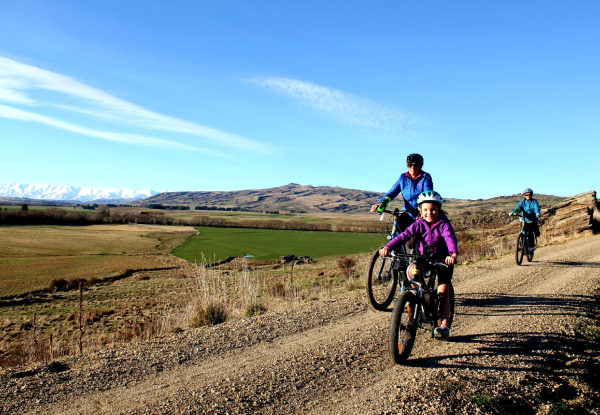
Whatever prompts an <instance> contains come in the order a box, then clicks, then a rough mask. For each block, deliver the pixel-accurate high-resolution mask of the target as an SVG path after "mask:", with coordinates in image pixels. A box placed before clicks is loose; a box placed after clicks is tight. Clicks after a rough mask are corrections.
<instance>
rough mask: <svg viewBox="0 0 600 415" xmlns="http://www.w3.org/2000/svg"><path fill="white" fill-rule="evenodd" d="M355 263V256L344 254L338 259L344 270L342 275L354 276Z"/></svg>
mask: <svg viewBox="0 0 600 415" xmlns="http://www.w3.org/2000/svg"><path fill="white" fill-rule="evenodd" d="M355 265H356V261H355V260H354V259H353V258H348V257H345V256H342V257H340V258H338V260H337V266H338V268H339V269H340V270H341V271H342V275H343V276H344V277H346V278H350V277H352V275H353V274H354V266H355Z"/></svg>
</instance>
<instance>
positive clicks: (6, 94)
mask: <svg viewBox="0 0 600 415" xmlns="http://www.w3.org/2000/svg"><path fill="white" fill-rule="evenodd" d="M37 89H42V90H47V91H53V92H58V93H60V94H64V95H66V96H68V97H70V98H71V99H72V98H76V99H78V100H79V101H80V102H79V103H78V104H76V105H72V104H71V103H70V104H64V103H62V102H44V101H39V100H35V99H33V98H31V97H30V96H29V95H28V94H27V93H26V91H30V90H37ZM0 101H4V102H6V103H11V104H21V105H22V104H25V105H51V106H55V107H59V108H63V109H66V110H70V111H74V112H79V113H85V114H88V115H91V116H94V117H98V118H102V119H106V120H110V121H113V122H119V123H122V124H127V125H134V126H136V127H138V128H146V129H154V130H162V131H168V132H175V133H183V134H188V135H193V136H198V137H203V138H205V139H208V140H210V141H212V142H213V143H215V144H218V145H225V146H228V147H233V148H238V149H243V150H250V151H256V152H269V151H271V150H272V149H271V148H270V146H268V145H267V144H264V143H260V142H257V141H254V140H250V139H248V138H245V137H241V136H238V135H235V134H230V133H226V132H223V131H220V130H217V129H214V128H211V127H206V126H203V125H199V124H195V123H192V122H188V121H184V120H180V119H177V118H174V117H169V116H167V115H162V114H158V113H156V112H153V111H150V110H147V109H145V108H142V107H140V106H137V105H135V104H132V103H130V102H127V101H124V100H122V99H119V98H116V97H114V96H112V95H110V94H108V93H106V92H104V91H101V90H99V89H97V88H93V87H90V86H88V85H85V84H83V83H81V82H79V81H76V80H75V79H72V78H69V77H67V76H64V75H60V74H57V73H54V72H50V71H47V70H44V69H40V68H37V67H35V66H31V65H26V64H23V63H21V62H17V61H14V60H12V59H8V58H4V57H1V56H0ZM110 134H112V133H110ZM140 137H141V136H140ZM140 144H141V143H140Z"/></svg>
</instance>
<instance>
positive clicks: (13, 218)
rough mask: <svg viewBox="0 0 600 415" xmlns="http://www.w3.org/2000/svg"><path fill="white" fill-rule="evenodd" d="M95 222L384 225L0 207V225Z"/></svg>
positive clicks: (328, 228) (366, 228)
mask: <svg viewBox="0 0 600 415" xmlns="http://www.w3.org/2000/svg"><path fill="white" fill-rule="evenodd" d="M98 224H130V225H133V224H135V225H163V226H204V227H212V228H248V229H273V230H295V231H314V232H350V233H385V232H386V226H385V224H384V223H381V222H363V223H354V222H345V223H342V224H339V225H335V226H334V225H332V224H330V223H325V222H321V223H307V222H303V221H300V220H281V219H265V220H259V219H256V220H244V221H230V220H227V219H223V218H213V217H210V216H194V217H193V218H192V219H190V220H182V219H178V218H174V217H172V216H167V215H165V214H164V212H154V211H142V212H139V213H137V212H130V213H125V214H123V215H121V214H119V213H111V212H110V210H109V209H106V210H104V211H103V212H95V213H85V212H80V211H70V210H65V209H58V208H50V209H45V210H37V209H31V210H0V225H65V226H68V225H77V226H82V225H98Z"/></svg>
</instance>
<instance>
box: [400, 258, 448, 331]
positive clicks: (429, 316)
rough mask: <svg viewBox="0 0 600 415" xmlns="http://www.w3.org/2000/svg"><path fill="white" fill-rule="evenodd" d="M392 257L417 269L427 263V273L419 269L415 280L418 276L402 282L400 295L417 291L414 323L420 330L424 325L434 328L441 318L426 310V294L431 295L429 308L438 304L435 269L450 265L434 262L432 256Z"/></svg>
mask: <svg viewBox="0 0 600 415" xmlns="http://www.w3.org/2000/svg"><path fill="white" fill-rule="evenodd" d="M391 256H392V257H395V258H396V260H400V259H405V260H409V261H410V263H412V264H414V266H415V267H418V266H419V264H421V263H425V268H426V269H425V271H421V270H420V269H419V272H418V274H413V278H414V277H415V276H416V277H417V278H416V279H411V280H403V281H402V285H401V288H400V293H402V292H404V291H406V290H413V289H416V291H417V293H416V294H417V298H418V299H419V307H417V308H416V309H415V310H414V311H413V318H414V321H415V322H416V323H417V325H418V327H419V328H422V327H423V324H424V323H429V324H431V325H432V326H433V325H435V323H436V320H437V318H438V317H439V316H437V315H433V314H437V311H436V312H435V313H431V312H429V311H428V310H426V309H425V304H426V301H425V294H429V296H430V297H429V298H430V300H429V301H430V304H429V305H428V307H430V308H431V306H432V305H434V304H437V299H436V297H434V296H437V291H436V287H435V284H436V282H437V279H438V275H437V271H436V270H435V269H433V268H435V267H437V266H443V267H445V268H448V265H446V264H445V263H442V262H438V261H433V260H432V258H431V256H423V255H418V254H416V253H412V254H392V255H391ZM426 278H428V280H426ZM435 308H437V305H436V306H435V307H434V309H435ZM419 315H421V316H424V319H420V318H418V317H419ZM432 336H433V333H432Z"/></svg>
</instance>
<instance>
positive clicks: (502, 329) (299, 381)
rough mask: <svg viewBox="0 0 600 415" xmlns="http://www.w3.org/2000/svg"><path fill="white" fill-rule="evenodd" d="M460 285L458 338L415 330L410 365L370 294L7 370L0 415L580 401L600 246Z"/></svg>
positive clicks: (478, 270) (364, 409)
mask: <svg viewBox="0 0 600 415" xmlns="http://www.w3.org/2000/svg"><path fill="white" fill-rule="evenodd" d="M454 284H455V292H456V300H457V309H456V318H455V325H454V327H453V330H452V337H451V341H450V342H440V341H436V340H434V339H432V338H431V333H430V332H429V331H425V330H422V331H420V332H419V333H418V335H417V341H416V344H415V348H414V349H413V353H412V355H411V357H410V359H409V361H408V364H407V365H405V366H398V365H394V364H393V363H392V362H391V359H390V358H389V356H388V353H387V335H388V328H389V319H390V313H389V312H377V311H374V310H372V309H371V308H370V307H369V306H368V304H367V300H366V296H365V293H364V291H363V290H361V291H360V292H352V293H348V294H347V295H344V296H340V297H337V298H335V299H333V300H327V301H315V302H312V303H309V304H305V305H302V306H299V307H296V308H294V309H293V310H289V311H286V312H282V313H267V314H265V315H263V316H259V317H256V318H253V319H245V320H237V321H230V322H227V323H225V324H223V325H220V326H217V327H211V328H202V329H197V330H193V331H188V332H185V333H181V334H177V335H172V336H169V337H166V338H162V339H158V340H154V341H151V342H147V343H142V344H136V345H130V346H128V347H126V348H120V349H111V350H106V351H103V352H99V353H96V354H93V355H88V356H81V357H77V358H75V359H74V360H72V361H69V362H67V364H68V365H69V366H70V369H69V370H66V371H64V372H59V373H52V372H51V371H50V370H49V369H48V368H47V367H44V366H38V367H31V368H18V369H9V370H4V371H3V372H0V400H1V401H2V403H1V404H0V413H17V412H18V413H36V414H37V413H53V414H60V413H65V414H73V413H77V414H79V413H80V414H155V413H203V414H204V413H206V414H211V413H215V414H217V413H218V414H225V413H230V414H238V413H239V414H243V413H259V414H281V413H311V414H330V413H332V414H361V415H364V414H387V413H389V414H391V413H406V414H409V413H410V414H412V413H424V414H425V413H427V414H429V413H440V414H442V413H447V411H448V410H451V411H452V413H465V414H471V413H486V412H485V406H482V405H481V404H480V405H479V406H477V402H475V400H474V398H473V396H485V395H484V393H491V394H492V395H494V394H496V395H498V396H502V397H503V398H502V399H504V401H502V402H503V404H504V405H505V407H507V408H510V407H511V405H514V408H518V410H516V411H515V413H536V411H538V410H539V409H540V404H539V402H538V403H536V402H530V399H529V398H528V393H534V392H535V391H537V392H536V393H538V392H539V393H542V395H543V393H546V392H545V389H543V388H547V389H548V390H549V391H550V392H547V393H549V394H558V395H560V394H562V395H560V396H563V395H564V396H567V397H569V395H568V394H569V393H571V395H572V394H573V393H575V397H576V396H578V394H580V395H581V394H582V393H584V392H585V391H583V392H582V391H579V392H573V389H577V387H578V386H577V385H575V384H576V383H577V382H576V379H577V375H578V373H580V371H581V370H582V367H583V366H585V364H587V363H585V362H581V361H580V360H578V359H579V358H574V359H575V360H573V361H572V360H569V359H571V357H570V356H571V355H570V350H569V346H568V344H569V343H568V341H571V340H573V337H574V332H573V330H572V326H573V324H574V323H575V320H576V318H578V317H580V316H581V315H583V314H584V310H585V308H586V307H588V306H589V304H590V303H591V302H592V301H593V294H594V291H595V289H596V288H597V287H600V236H593V237H585V238H580V239H577V240H573V241H571V242H568V243H564V244H560V245H553V246H547V247H542V248H539V249H538V250H537V252H536V255H535V258H534V261H533V262H532V263H527V262H524V263H523V266H520V267H518V266H516V265H515V262H514V257H513V256H512V255H511V256H505V257H502V258H500V259H496V260H491V261H482V262H478V263H474V264H471V265H467V266H459V267H457V268H456V270H455V274H454ZM588 363H589V362H588ZM574 385H575V386H574ZM540 391H541V392H540ZM586 393H587V392H586ZM558 395H557V396H558ZM553 396H554V395H553ZM575 397H573V399H575ZM548 401H549V402H550V401H551V399H550V398H549V399H548ZM480 403H481V402H480ZM536 405H537V406H536ZM542 406H543V405H542ZM482 408H484V409H482ZM523 408H525V409H527V408H531V410H532V411H530V412H527V410H524V409H523ZM490 413H491V412H490Z"/></svg>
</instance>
